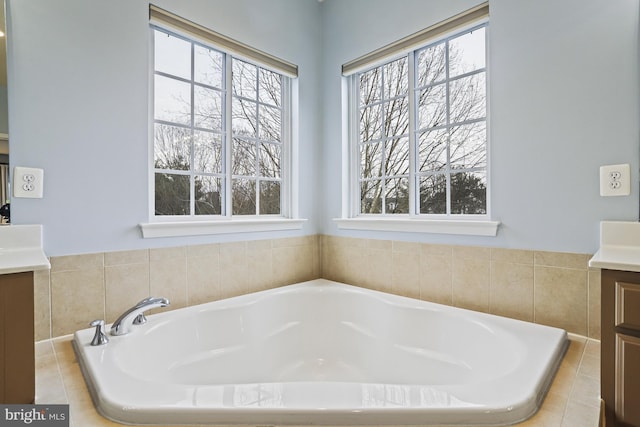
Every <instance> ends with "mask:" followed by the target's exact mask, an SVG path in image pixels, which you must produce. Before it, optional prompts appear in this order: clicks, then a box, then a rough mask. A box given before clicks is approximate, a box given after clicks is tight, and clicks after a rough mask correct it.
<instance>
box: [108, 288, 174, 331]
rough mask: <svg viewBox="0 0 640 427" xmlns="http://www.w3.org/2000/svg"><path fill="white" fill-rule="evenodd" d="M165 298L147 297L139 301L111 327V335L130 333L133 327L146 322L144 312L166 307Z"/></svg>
mask: <svg viewBox="0 0 640 427" xmlns="http://www.w3.org/2000/svg"><path fill="white" fill-rule="evenodd" d="M169 304H170V303H169V300H168V299H166V298H157V297H149V298H145V299H143V300H142V301H139V302H138V303H137V304H136V305H134V306H133V307H131V308H130V309H128V310H127V311H125V312H124V313H122V315H121V316H120V317H118V320H116V321H115V322H113V324H112V325H111V335H116V336H117V335H125V334H128V333H129V332H131V327H132V326H133V325H140V324H142V323H144V322H146V321H147V319H146V317H144V312H145V311H147V310H151V309H153V308H160V307H166V306H168V305H169Z"/></svg>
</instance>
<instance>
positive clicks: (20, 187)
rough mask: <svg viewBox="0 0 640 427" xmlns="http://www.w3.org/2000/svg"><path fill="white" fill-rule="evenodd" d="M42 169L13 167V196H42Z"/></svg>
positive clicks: (34, 197)
mask: <svg viewBox="0 0 640 427" xmlns="http://www.w3.org/2000/svg"><path fill="white" fill-rule="evenodd" d="M43 182H44V171H43V170H42V169H36V168H23V167H20V166H16V167H15V168H13V197H26V198H32V199H41V198H42V185H43Z"/></svg>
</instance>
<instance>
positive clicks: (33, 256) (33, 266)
mask: <svg viewBox="0 0 640 427" xmlns="http://www.w3.org/2000/svg"><path fill="white" fill-rule="evenodd" d="M49 268H51V264H50V263H49V259H48V258H47V256H46V255H45V253H44V251H43V250H42V225H3V226H0V274H10V273H21V272H24V271H35V270H46V269H49Z"/></svg>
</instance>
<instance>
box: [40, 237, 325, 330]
mask: <svg viewBox="0 0 640 427" xmlns="http://www.w3.org/2000/svg"><path fill="white" fill-rule="evenodd" d="M319 240H320V238H319V236H307V237H295V238H285V239H275V240H260V241H243V242H235V243H217V244H209V245H199V246H181V247H173V248H165V249H147V250H135V251H122V252H106V253H98V254H85V255H72V256H60V257H52V258H51V270H50V271H38V272H36V275H35V339H36V341H40V340H46V339H49V338H51V337H58V336H63V335H67V334H70V333H72V332H74V331H76V330H78V329H84V328H87V327H88V323H89V322H90V321H91V320H93V319H106V321H107V322H108V323H110V322H113V321H114V320H115V319H116V318H117V317H118V315H119V314H120V313H122V312H123V311H124V310H126V309H127V308H129V307H130V306H131V305H133V304H135V303H136V302H137V301H139V300H141V299H142V298H145V297H148V296H150V295H154V296H163V297H167V298H169V300H170V301H171V305H170V306H169V307H168V308H167V309H163V310H169V309H171V310H175V309H177V308H180V307H185V306H191V305H196V304H201V303H203V302H208V301H214V300H218V299H222V298H228V297H232V296H236V295H241V294H246V293H250V292H255V291H259V290H263V289H268V288H273V287H276V286H282V285H286V284H291V283H297V282H302V281H305V280H311V279H314V278H318V277H320V273H321V268H320V259H321V257H320V254H319V248H320V245H319Z"/></svg>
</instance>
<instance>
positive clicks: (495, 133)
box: [323, 0, 640, 253]
mask: <svg viewBox="0 0 640 427" xmlns="http://www.w3.org/2000/svg"><path fill="white" fill-rule="evenodd" d="M478 3H480V2H479V1H474V0H457V1H420V0H396V1H393V2H391V1H385V0H348V1H345V0H327V1H326V2H325V3H324V4H325V6H326V9H324V10H323V13H324V17H325V20H324V27H323V29H324V46H325V61H324V64H323V65H324V68H323V73H324V77H325V91H324V96H325V98H324V110H323V111H324V124H323V128H324V130H325V137H324V144H325V146H324V151H323V153H324V156H325V157H324V165H323V168H324V181H325V193H324V197H325V201H324V205H325V210H324V217H323V230H324V231H325V233H327V234H332V235H342V236H357V237H370V238H389V239H400V240H411V241H423V242H437V243H449V244H465V245H481V246H497V247H507V248H522V249H537V250H553V251H568V252H584V253H592V252H595V251H596V250H597V247H598V238H599V235H598V233H599V221H600V220H603V219H612V220H637V219H638V193H639V191H640V190H639V187H638V167H639V152H640V142H639V126H638V123H639V118H640V110H639V107H638V105H639V101H638V99H639V96H638V14H639V11H638V1H637V0H613V1H604V0H563V1H557V0H536V1H532V0H517V1H515V0H491V1H490V35H489V39H490V60H489V67H490V75H489V77H490V89H489V93H490V119H491V122H490V126H491V129H490V139H491V141H490V161H491V202H492V214H493V215H492V216H493V218H494V219H497V220H500V221H502V225H501V227H500V229H499V231H498V236H497V237H471V236H446V235H418V234H409V233H384V232H356V231H343V230H338V229H337V227H336V225H335V223H334V222H333V221H332V218H336V217H339V216H340V213H341V183H340V175H339V174H337V173H336V165H338V164H340V163H341V161H342V156H341V144H342V140H341V126H342V124H343V116H342V114H341V110H340V105H341V104H340V103H341V98H340V97H341V83H342V81H341V78H340V75H339V72H340V66H341V64H342V63H344V62H347V61H349V60H352V59H355V58H357V57H359V56H361V55H363V54H365V53H367V52H369V51H371V50H374V49H375V48H377V47H379V46H383V45H386V44H388V43H390V42H393V41H394V40H397V39H399V38H401V37H404V36H407V35H409V34H411V33H414V32H416V31H418V30H420V29H422V28H425V27H427V26H429V25H430V24H433V23H435V22H438V21H440V20H442V19H444V18H446V17H448V16H451V15H453V14H455V13H457V12H460V11H463V10H465V9H468V8H470V7H472V6H474V5H475V4H478ZM617 163H630V164H631V169H632V196H629V197H608V198H603V197H600V195H599V181H598V179H599V178H598V177H599V167H600V166H601V165H606V164H617Z"/></svg>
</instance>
